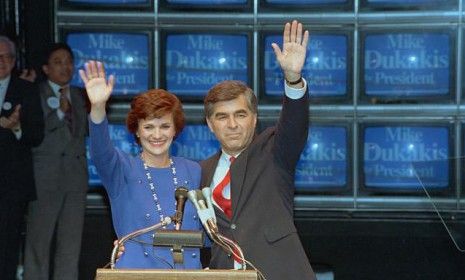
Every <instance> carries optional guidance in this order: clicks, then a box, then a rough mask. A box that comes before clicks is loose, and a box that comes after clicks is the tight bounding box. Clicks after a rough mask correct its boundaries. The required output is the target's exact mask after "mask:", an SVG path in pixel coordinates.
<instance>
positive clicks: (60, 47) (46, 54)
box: [42, 42, 74, 65]
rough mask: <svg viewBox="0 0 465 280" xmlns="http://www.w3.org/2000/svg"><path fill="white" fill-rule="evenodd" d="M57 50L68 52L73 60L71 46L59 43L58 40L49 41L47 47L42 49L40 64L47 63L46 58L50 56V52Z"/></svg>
mask: <svg viewBox="0 0 465 280" xmlns="http://www.w3.org/2000/svg"><path fill="white" fill-rule="evenodd" d="M58 50H65V51H67V52H68V53H69V55H70V56H71V58H72V59H73V60H74V54H73V50H71V48H70V47H69V45H68V44H66V43H61V42H58V43H51V44H50V45H48V46H47V48H46V49H45V51H44V54H43V56H42V57H43V61H42V65H47V64H48V60H49V59H50V57H51V56H52V54H53V53H54V52H56V51H58Z"/></svg>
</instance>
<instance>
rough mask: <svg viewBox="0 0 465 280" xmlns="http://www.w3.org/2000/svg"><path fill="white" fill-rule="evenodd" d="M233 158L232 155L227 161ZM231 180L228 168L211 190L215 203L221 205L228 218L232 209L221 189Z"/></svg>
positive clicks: (229, 200)
mask: <svg viewBox="0 0 465 280" xmlns="http://www.w3.org/2000/svg"><path fill="white" fill-rule="evenodd" d="M234 160H235V158H234V157H230V158H229V161H231V163H232V162H233V161H234ZM230 182H231V174H230V168H229V169H228V172H226V175H224V178H223V180H221V182H220V183H219V184H218V185H217V186H216V187H215V189H214V190H213V199H214V200H215V202H216V204H218V206H220V207H221V209H222V210H223V212H224V213H225V214H226V216H228V218H230V219H231V218H232V209H231V199H227V198H225V197H224V196H223V190H224V188H225V187H226V186H227V185H229V184H230Z"/></svg>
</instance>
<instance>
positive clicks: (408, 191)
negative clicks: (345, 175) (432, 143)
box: [358, 120, 456, 197]
mask: <svg viewBox="0 0 465 280" xmlns="http://www.w3.org/2000/svg"><path fill="white" fill-rule="evenodd" d="M387 126H404V127H432V128H436V127H437V128H446V129H447V132H448V136H449V141H448V145H449V155H448V164H449V186H448V187H446V188H442V189H434V188H429V189H427V190H428V193H431V194H434V195H436V196H441V197H447V196H451V195H454V192H455V186H456V178H455V172H456V171H455V168H454V166H455V165H454V161H453V155H454V151H455V146H454V138H455V137H454V125H453V124H452V123H449V122H448V123H444V122H440V121H430V122H427V123H426V122H420V121H413V120H412V121H373V122H369V123H361V124H359V134H358V139H359V143H358V144H359V147H358V148H359V157H358V162H359V164H358V174H359V182H360V184H359V185H360V187H359V189H360V194H361V195H368V196H371V195H375V196H376V195H407V196H418V195H421V194H424V190H423V189H422V188H419V189H413V188H392V187H376V188H374V187H370V186H367V184H366V182H365V172H364V166H365V160H364V158H365V149H364V147H365V137H364V136H365V130H366V128H370V127H387Z"/></svg>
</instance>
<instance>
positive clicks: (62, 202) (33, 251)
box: [24, 43, 88, 280]
mask: <svg viewBox="0 0 465 280" xmlns="http://www.w3.org/2000/svg"><path fill="white" fill-rule="evenodd" d="M44 58H45V61H44V63H43V66H42V70H43V71H44V73H45V75H46V76H47V80H46V81H44V82H42V83H40V84H39V90H40V98H41V103H42V110H43V112H44V115H43V118H44V119H45V137H44V140H43V141H42V143H41V144H40V146H38V147H36V148H34V149H33V159H34V171H35V174H36V175H35V179H36V180H35V182H36V188H37V200H36V201H34V202H32V203H30V205H29V213H28V221H27V235H26V249H25V263H24V279H26V280H27V279H33V280H39V279H43V280H48V279H55V280H68V279H69V280H77V279H78V264H79V254H80V250H81V236H82V228H83V222H84V210H85V201H86V193H87V183H88V175H87V159H86V148H85V138H86V135H87V110H86V102H85V96H86V95H85V93H84V91H83V90H82V89H81V88H77V87H73V86H70V85H69V82H70V80H71V78H72V76H73V72H74V60H73V53H72V51H71V49H70V48H69V46H68V45H66V44H64V43H54V44H51V45H50V46H49V48H48V49H47V51H46V53H45V55H44ZM53 236H55V239H56V246H55V251H53V252H52V251H51V249H52V246H51V245H52V240H53V238H52V237H53ZM50 259H51V260H53V272H54V273H53V277H50V278H49V273H50V266H51V265H49V260H50Z"/></svg>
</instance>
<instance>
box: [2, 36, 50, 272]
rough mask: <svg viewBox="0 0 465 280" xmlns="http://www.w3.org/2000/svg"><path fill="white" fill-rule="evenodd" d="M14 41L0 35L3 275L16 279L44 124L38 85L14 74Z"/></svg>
mask: <svg viewBox="0 0 465 280" xmlns="http://www.w3.org/2000/svg"><path fill="white" fill-rule="evenodd" d="M15 62H16V49H15V45H14V43H13V42H12V41H11V40H10V39H9V38H7V37H5V36H0V225H1V226H2V229H1V230H0V277H1V279H6V280H13V279H16V268H17V264H18V258H19V250H20V248H19V247H20V240H21V239H20V237H21V226H22V224H23V219H24V214H25V212H26V206H27V203H28V201H31V200H34V199H35V198H36V191H35V187H34V173H33V164H32V153H31V148H32V147H34V146H37V145H39V144H40V143H41V141H42V138H43V133H44V123H43V118H42V110H41V106H40V99H39V93H38V90H37V87H36V86H34V85H33V84H32V83H30V82H28V81H25V80H23V79H20V78H18V77H17V76H15V75H13V74H12V70H13V69H14V66H15Z"/></svg>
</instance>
